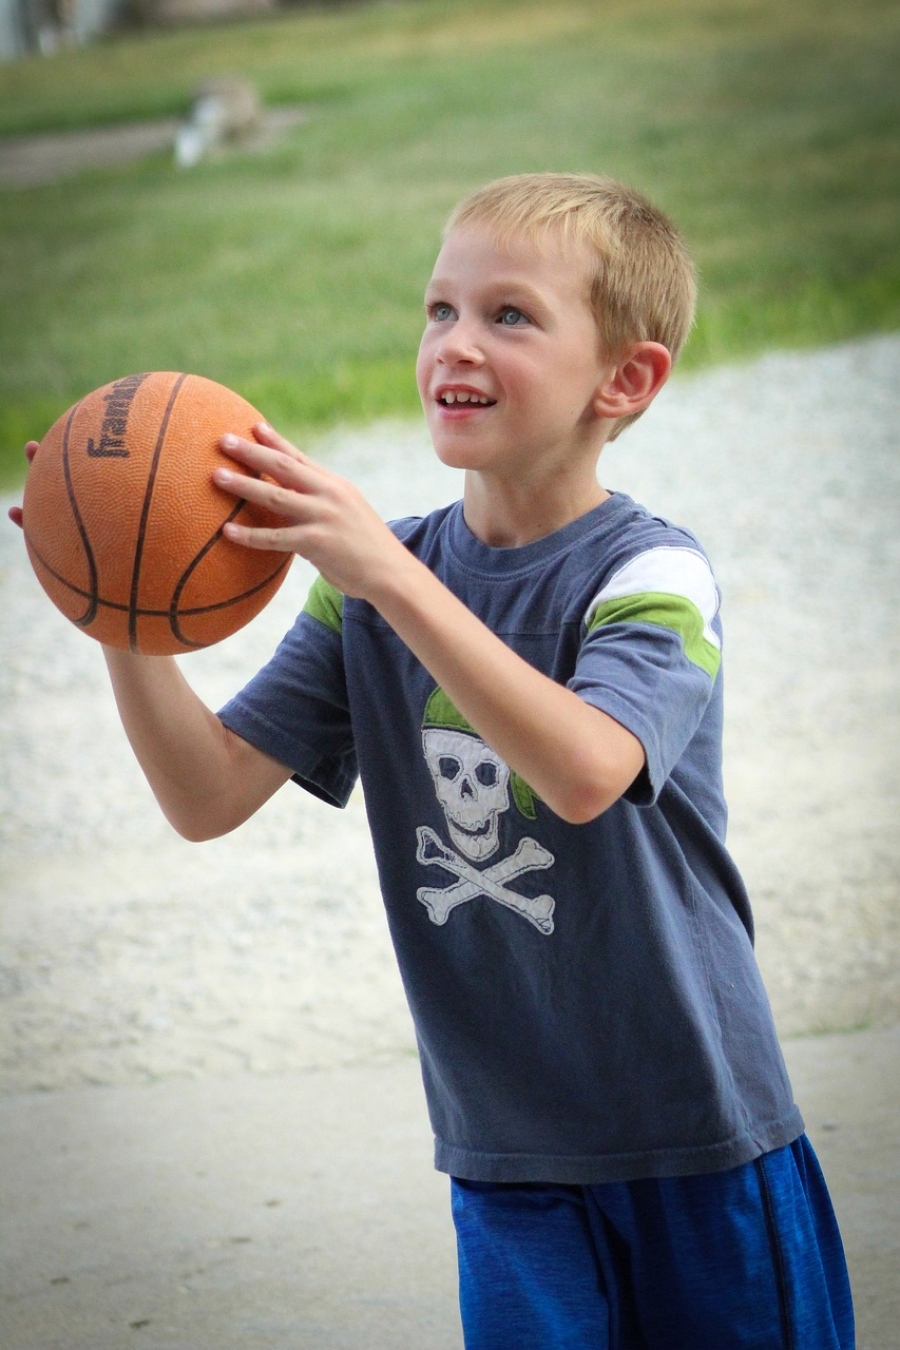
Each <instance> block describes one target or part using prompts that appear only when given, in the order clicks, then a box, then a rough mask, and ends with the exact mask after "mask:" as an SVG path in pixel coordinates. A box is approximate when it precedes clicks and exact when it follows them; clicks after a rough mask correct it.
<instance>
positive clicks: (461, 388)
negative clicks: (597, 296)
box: [416, 225, 611, 484]
mask: <svg viewBox="0 0 900 1350" xmlns="http://www.w3.org/2000/svg"><path fill="white" fill-rule="evenodd" d="M588 279H589V257H588V253H587V250H586V248H585V247H584V246H583V245H578V244H572V243H569V242H568V241H565V240H563V239H557V238H556V237H555V236H552V235H550V236H547V237H546V238H545V239H544V240H543V241H542V244H541V247H540V249H539V248H538V247H537V246H536V245H535V244H533V243H531V242H530V241H529V240H527V239H525V238H520V239H513V240H512V241H511V242H509V243H507V244H504V245H502V246H501V245H499V244H498V243H497V242H496V241H495V239H494V238H493V236H492V235H491V233H490V231H489V230H487V229H486V228H484V227H481V226H478V225H466V226H463V227H461V228H459V229H457V230H454V231H453V232H452V233H451V234H450V236H449V237H448V238H447V240H446V242H445V244H444V247H443V248H442V249H441V252H440V254H439V255H438V259H437V262H436V263H435V267H434V272H433V274H432V278H431V281H430V282H429V284H428V287H427V289H426V292H425V307H426V314H427V319H426V324H425V332H424V334H423V337H422V342H421V346H420V348H419V359H418V362H417V366H416V376H417V380H418V386H419V394H420V396H421V399H422V404H423V406H424V408H425V414H426V417H427V419H428V426H429V429H430V431H431V436H432V440H433V442H434V447H435V450H436V452H437V454H438V457H439V458H440V459H441V460H442V461H443V462H444V463H446V464H450V465H452V466H453V467H455V468H462V469H467V470H471V471H477V472H482V473H493V474H499V475H501V476H509V475H514V476H515V478H516V480H517V481H519V482H524V481H526V479H527V478H528V477H530V479H531V481H532V482H533V483H535V484H537V483H538V482H539V481H540V479H541V478H542V477H544V476H545V475H550V474H555V473H558V472H559V471H560V470H563V471H565V470H568V471H569V472H571V471H572V469H573V467H574V464H575V462H577V461H578V459H579V454H581V456H582V460H581V462H584V461H583V456H584V455H587V457H588V459H590V458H591V457H592V456H595V454H596V451H597V449H598V448H599V445H598V439H597V432H598V425H599V419H598V416H597V414H596V412H595V410H594V407H593V399H594V395H595V393H596V391H597V389H598V387H599V385H600V384H601V383H602V381H603V378H604V375H605V374H606V373H607V372H608V371H609V370H610V369H611V363H610V362H608V361H607V360H605V358H604V357H603V354H602V352H601V346H600V336H599V333H598V330H597V326H596V323H595V321H594V317H593V314H592V312H591V309H590V306H589V304H588ZM547 481H549V479H548V480H547Z"/></svg>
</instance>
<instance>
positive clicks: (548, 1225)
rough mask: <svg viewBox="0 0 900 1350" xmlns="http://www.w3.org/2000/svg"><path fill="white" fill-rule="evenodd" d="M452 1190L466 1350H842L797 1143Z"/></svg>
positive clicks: (811, 1184) (819, 1207)
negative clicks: (617, 1171)
mask: <svg viewBox="0 0 900 1350" xmlns="http://www.w3.org/2000/svg"><path fill="white" fill-rule="evenodd" d="M451 1185H452V1199H453V1217H454V1222H455V1224H456V1232H457V1245H458V1251H459V1272H460V1310H461V1313H462V1321H463V1330H464V1333H465V1344H466V1350H852V1347H853V1345H854V1332H853V1308H852V1301H851V1296H850V1285H849V1281H848V1278H847V1267H846V1263H845V1261H844V1251H843V1247H842V1244H841V1238H840V1234H839V1232H838V1227H837V1223H836V1220H835V1217H834V1211H833V1209H832V1207H831V1201H830V1199H829V1196H828V1192H827V1190H826V1188H825V1182H824V1179H823V1177H822V1172H821V1169H820V1167H819V1164H818V1161H817V1159H816V1156H815V1154H814V1153H813V1150H812V1146H811V1145H810V1143H809V1141H808V1140H807V1139H806V1137H805V1136H802V1137H801V1138H800V1139H798V1140H796V1142H795V1143H793V1144H791V1145H789V1146H788V1147H787V1148H783V1149H778V1150H776V1151H775V1152H773V1153H768V1154H765V1155H764V1156H763V1157H761V1158H757V1159H756V1160H755V1161H754V1162H751V1163H747V1164H746V1165H744V1166H742V1167H737V1168H734V1169H732V1170H729V1171H727V1172H715V1173H712V1174H709V1175H703V1176H687V1177H666V1178H660V1179H650V1180H641V1181H632V1182H622V1183H611V1184H608V1185H602V1186H556V1185H530V1184H528V1185H525V1184H523V1185H516V1184H512V1185H510V1184H494V1183H489V1182H476V1181H460V1180H458V1179H457V1178H455V1177H454V1178H452V1181H451Z"/></svg>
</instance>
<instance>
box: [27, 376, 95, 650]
mask: <svg viewBox="0 0 900 1350" xmlns="http://www.w3.org/2000/svg"><path fill="white" fill-rule="evenodd" d="M80 407H81V403H80V402H79V403H76V404H75V406H74V408H72V410H71V412H70V413H69V416H68V420H67V421H66V428H65V431H64V432H63V452H62V462H63V477H64V479H65V484H66V495H67V497H68V498H69V506H70V508H71V511H72V515H73V517H74V519H75V526H76V528H77V530H78V533H79V535H80V537H81V543H82V546H83V548H84V554H85V559H86V561H87V567H88V575H89V578H90V581H89V590H88V591H87V592H86V593H85V592H81V594H83V595H84V596H85V599H86V600H87V601H88V607H87V609H86V610H85V612H84V614H82V616H81V618H80V619H74V620H73V623H76V624H77V625H78V627H79V628H88V627H90V625H91V624H92V623H93V622H94V619H95V618H96V617H97V607H98V604H99V601H100V577H99V575H98V572H97V559H96V558H95V557H94V550H93V549H92V548H91V541H90V538H89V536H88V532H87V530H86V529H85V527H84V521H83V520H82V518H81V512H80V511H79V509H78V499H77V497H76V495H75V484H74V483H73V482H72V470H71V467H70V465H69V434H70V432H71V430H72V423H73V422H74V420H75V414H76V413H77V412H78V409H79V408H80ZM39 556H40V555H39ZM41 561H42V562H43V559H41ZM45 566H46V564H45ZM47 570H48V571H50V570H51V569H50V568H48V569H47Z"/></svg>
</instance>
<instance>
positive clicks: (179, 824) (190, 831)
mask: <svg viewBox="0 0 900 1350" xmlns="http://www.w3.org/2000/svg"><path fill="white" fill-rule="evenodd" d="M159 805H160V807H161V808H162V813H163V815H164V816H165V818H166V820H167V821H168V822H169V824H170V825H171V826H172V829H173V830H174V831H175V833H176V834H178V835H180V836H181V838H182V839H185V840H187V842H188V843H189V844H208V843H209V842H210V840H212V839H221V838H222V836H223V835H225V834H230V833H231V832H232V830H236V829H237V827H238V825H240V824H241V821H240V820H235V819H231V818H228V817H223V816H220V815H219V813H218V812H216V811H213V810H210V808H209V805H208V803H200V804H198V803H196V802H190V803H187V804H185V803H184V802H178V803H174V804H173V803H171V802H160V803H159Z"/></svg>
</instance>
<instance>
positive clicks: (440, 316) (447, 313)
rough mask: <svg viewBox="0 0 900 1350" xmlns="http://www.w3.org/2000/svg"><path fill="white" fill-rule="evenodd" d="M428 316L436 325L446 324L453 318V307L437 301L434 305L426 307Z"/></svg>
mask: <svg viewBox="0 0 900 1350" xmlns="http://www.w3.org/2000/svg"><path fill="white" fill-rule="evenodd" d="M428 314H429V317H430V318H432V319H435V320H436V321H437V322H438V323H446V322H447V320H448V319H452V318H453V306H452V305H448V304H446V303H445V302H444V301H443V300H438V301H437V303H436V304H433V305H429V306H428Z"/></svg>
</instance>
